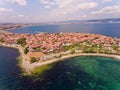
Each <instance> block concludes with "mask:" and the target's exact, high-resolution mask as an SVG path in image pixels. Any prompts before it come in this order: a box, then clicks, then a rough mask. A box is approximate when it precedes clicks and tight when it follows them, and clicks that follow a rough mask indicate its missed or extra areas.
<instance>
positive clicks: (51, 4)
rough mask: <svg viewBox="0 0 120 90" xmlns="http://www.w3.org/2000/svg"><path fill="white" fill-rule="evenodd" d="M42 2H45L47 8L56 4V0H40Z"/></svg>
mask: <svg viewBox="0 0 120 90" xmlns="http://www.w3.org/2000/svg"><path fill="white" fill-rule="evenodd" d="M40 2H41V3H42V4H44V7H45V8H51V7H52V6H54V5H55V2H54V1H49V0H40Z"/></svg>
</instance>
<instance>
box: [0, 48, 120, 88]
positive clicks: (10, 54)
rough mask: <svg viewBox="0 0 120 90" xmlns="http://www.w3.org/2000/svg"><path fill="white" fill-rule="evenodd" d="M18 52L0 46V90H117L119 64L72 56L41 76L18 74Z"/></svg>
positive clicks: (106, 59) (119, 83) (95, 58)
mask: <svg viewBox="0 0 120 90" xmlns="http://www.w3.org/2000/svg"><path fill="white" fill-rule="evenodd" d="M17 56H18V51H17V50H16V49H11V48H3V47H0V90H120V61H119V60H117V59H113V58H105V57H92V56H91V57H75V58H70V59H67V60H64V61H62V62H57V63H56V64H53V67H52V68H51V69H50V70H48V71H46V72H45V73H44V74H43V76H42V77H41V76H39V75H38V77H28V76H22V75H21V69H20V68H19V66H18V65H17V64H18V61H17V60H16V58H17Z"/></svg>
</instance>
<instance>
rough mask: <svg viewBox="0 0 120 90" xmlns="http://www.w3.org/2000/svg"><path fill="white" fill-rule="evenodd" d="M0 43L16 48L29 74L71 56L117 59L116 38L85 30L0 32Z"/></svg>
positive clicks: (119, 50) (118, 41)
mask: <svg viewBox="0 0 120 90" xmlns="http://www.w3.org/2000/svg"><path fill="white" fill-rule="evenodd" d="M0 46H5V47H13V48H17V49H19V52H20V54H21V58H22V63H21V65H20V66H21V68H23V69H24V71H25V72H26V73H27V74H30V73H31V72H32V71H34V69H35V68H36V67H39V66H42V65H46V64H50V63H53V62H57V61H60V60H63V59H66V58H70V57H75V56H105V57H115V58H118V59H120V38H112V37H108V36H104V35H100V34H89V33H77V32H76V33H62V32H61V33H39V34H14V33H9V32H5V33H2V34H0Z"/></svg>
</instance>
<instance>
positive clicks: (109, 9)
mask: <svg viewBox="0 0 120 90" xmlns="http://www.w3.org/2000/svg"><path fill="white" fill-rule="evenodd" d="M105 13H108V14H110V13H111V14H112V13H120V5H114V6H106V7H104V8H102V9H100V10H98V11H94V12H92V14H95V15H97V14H105Z"/></svg>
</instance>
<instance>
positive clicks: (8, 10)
mask: <svg viewBox="0 0 120 90" xmlns="http://www.w3.org/2000/svg"><path fill="white" fill-rule="evenodd" d="M11 11H12V9H9V8H0V12H11Z"/></svg>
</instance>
